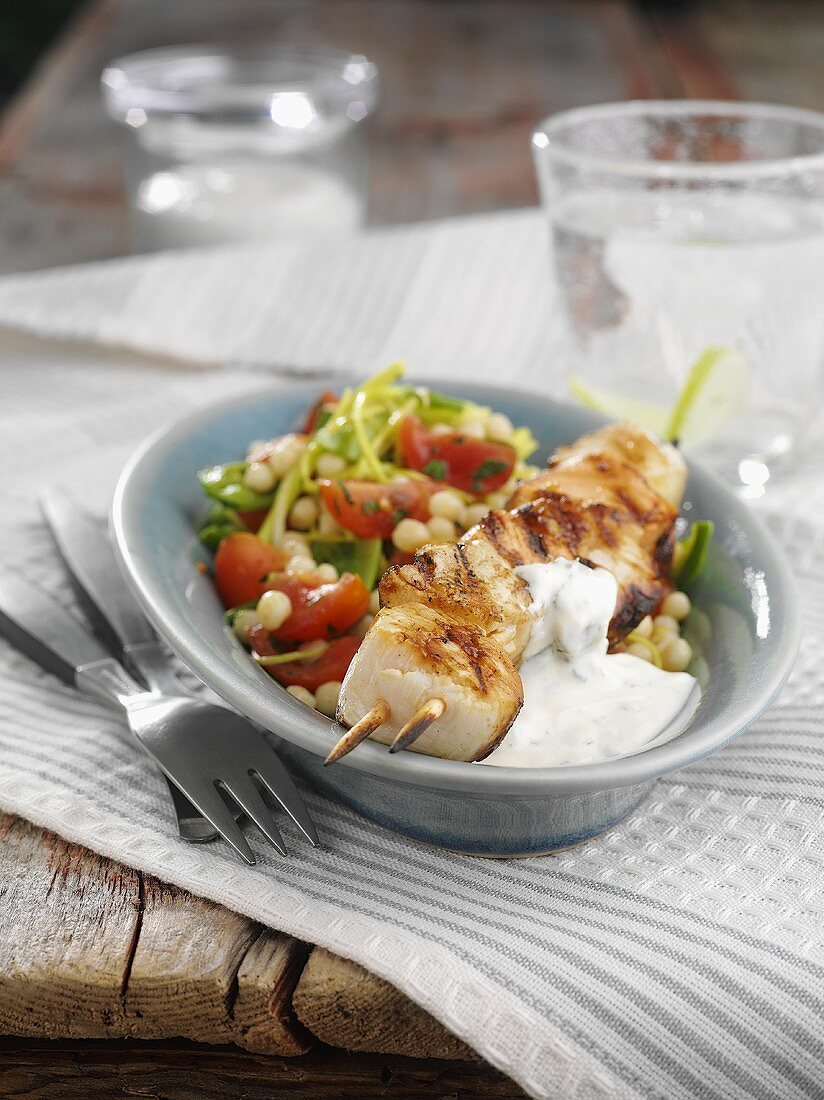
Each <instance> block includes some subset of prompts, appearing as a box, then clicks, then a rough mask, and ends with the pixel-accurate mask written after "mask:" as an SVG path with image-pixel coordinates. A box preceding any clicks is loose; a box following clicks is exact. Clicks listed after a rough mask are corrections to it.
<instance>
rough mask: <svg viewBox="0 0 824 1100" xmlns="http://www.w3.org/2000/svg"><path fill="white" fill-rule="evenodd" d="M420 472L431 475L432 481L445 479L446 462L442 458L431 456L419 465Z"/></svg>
mask: <svg viewBox="0 0 824 1100" xmlns="http://www.w3.org/2000/svg"><path fill="white" fill-rule="evenodd" d="M421 473H422V474H426V476H427V477H431V478H432V480H433V481H446V463H445V462H444V460H443V459H442V458H433V459H432V460H431V461H430V462H427V464H426V465H425V466H422V467H421Z"/></svg>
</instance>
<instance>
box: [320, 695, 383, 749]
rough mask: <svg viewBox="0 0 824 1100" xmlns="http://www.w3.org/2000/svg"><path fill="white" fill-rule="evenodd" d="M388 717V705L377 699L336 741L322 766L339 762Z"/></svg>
mask: <svg viewBox="0 0 824 1100" xmlns="http://www.w3.org/2000/svg"><path fill="white" fill-rule="evenodd" d="M388 717H389V706H388V704H387V703H386V702H385V701H384V700H383V699H378V701H377V703H375V705H374V707H372V709H371V710H370V711H367V713H366V714H364V716H363V718H361V720H360V721H359V722H356V723H355V724H354V726H352V728H351V729H348V730H347V731H346V733H345V734H344V735H343V737H341V739H340V741H338V743H337V745H335V747H334V748H333V749H332V751H331V752H330V753H329V755H328V756H327V757H326V759H325V760H324V762H323V763H324V765H326V764H334V763H335V761H336V760H340V758H341V757H342V756H346V754H347V753H348V752H351V751H352V749H355V748H357V747H358V745H359V744H360V743H361V741H365V740H366V738H367V737H368V736H369V734H370V733H374V732H375V730H376V729H377V728H378V726H382V725H383V723H384V722H385V721H386V720H387V718H388Z"/></svg>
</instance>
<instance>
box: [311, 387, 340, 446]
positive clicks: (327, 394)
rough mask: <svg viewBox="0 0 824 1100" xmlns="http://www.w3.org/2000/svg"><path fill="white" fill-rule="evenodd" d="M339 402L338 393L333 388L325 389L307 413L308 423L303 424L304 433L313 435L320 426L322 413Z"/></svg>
mask: <svg viewBox="0 0 824 1100" xmlns="http://www.w3.org/2000/svg"><path fill="white" fill-rule="evenodd" d="M337 403H338V395H337V394H336V393H332V391H331V390H324V391H323V393H322V394H321V395H320V397H319V398H318V399H317V401H316V402H315V403H314V405H313V406H312V408H311V409H310V410H309V412H308V413H307V415H306V423H305V424H304V425H303V434H304V435H311V434H312V433H313V432H314V431H316V429H317V427H318V421H319V420H320V415H321V413H322V412H324V411H325V410H327V409H333V408H334V407H335V405H337Z"/></svg>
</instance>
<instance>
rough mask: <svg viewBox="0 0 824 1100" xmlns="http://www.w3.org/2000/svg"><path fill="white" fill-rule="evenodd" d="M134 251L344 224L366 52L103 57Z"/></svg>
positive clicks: (369, 100) (362, 188)
mask: <svg viewBox="0 0 824 1100" xmlns="http://www.w3.org/2000/svg"><path fill="white" fill-rule="evenodd" d="M101 83H102V88H103V95H104V99H105V104H106V109H107V112H108V114H109V116H110V117H111V118H113V119H115V120H116V121H117V122H118V123H120V124H121V125H122V127H123V131H124V133H125V135H126V156H125V171H126V186H127V191H128V195H129V201H130V207H131V216H132V236H133V246H134V249H135V251H140V252H144V251H152V250H155V249H160V248H180V247H193V246H199V245H213V244H222V243H226V242H232V241H259V240H261V239H265V238H270V237H279V236H284V235H291V236H294V235H308V234H325V233H340V232H347V231H350V230H353V229H356V228H358V227H359V226H360V225H361V224H362V223H363V220H364V216H365V210H366V158H365V150H364V147H363V134H362V131H363V127H362V125H361V123H363V121H364V120H365V119H366V118H367V117H368V116H369V115H370V114H371V112H372V111H373V110H374V108H375V105H376V103H377V97H378V71H377V68H376V66H375V65H374V64H373V63H372V62H371V61H369V60H367V58H365V57H363V56H361V55H358V54H348V53H345V52H342V51H338V50H331V49H315V48H313V49H298V48H286V47H272V48H264V47H255V48H248V49H238V50H232V51H227V50H224V49H222V48H211V47H202V46H184V47H171V48H166V49H159V50H149V51H146V52H144V53H138V54H132V55H131V56H129V57H123V58H120V59H119V60H117V61H114V62H112V64H111V65H109V66H108V68H107V69H106V70H105V71H104V73H103V76H102V80H101Z"/></svg>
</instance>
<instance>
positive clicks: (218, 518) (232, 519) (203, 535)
mask: <svg viewBox="0 0 824 1100" xmlns="http://www.w3.org/2000/svg"><path fill="white" fill-rule="evenodd" d="M245 530H246V528H245V527H244V526H243V524H242V523H241V522H240V517H239V516H238V514H237V512H235V511H234V510H233V509H232V508H227V507H226V505H225V504H220V503H218V501H215V502H214V503H213V504H212V506H211V508H210V509H209V512H208V514H207V516H206V519H205V520H204V521H203V523H202V525H201V527H200V530H199V531H198V533H197V537H198V538H199V539H200V541H201V542H202V543H203V545H204V546H205V547H206V548H207V549H208V550H217V548H218V546H219V545H220V544H221V542H222V541H223V540H224V539H225V538H226V536H227V535H231V534H232V533H233V532H234V531H245Z"/></svg>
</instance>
